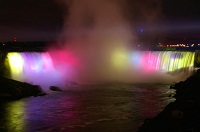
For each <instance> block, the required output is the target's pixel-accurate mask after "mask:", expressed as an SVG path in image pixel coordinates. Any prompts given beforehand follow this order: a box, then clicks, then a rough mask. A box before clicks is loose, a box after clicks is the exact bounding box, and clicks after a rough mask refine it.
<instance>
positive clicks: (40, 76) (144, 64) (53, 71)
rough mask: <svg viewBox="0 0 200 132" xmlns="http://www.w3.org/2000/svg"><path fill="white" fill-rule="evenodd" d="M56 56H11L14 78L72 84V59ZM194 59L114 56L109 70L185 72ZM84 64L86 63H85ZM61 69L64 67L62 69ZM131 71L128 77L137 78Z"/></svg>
mask: <svg viewBox="0 0 200 132" xmlns="http://www.w3.org/2000/svg"><path fill="white" fill-rule="evenodd" d="M54 55H55V54H50V53H49V52H43V53H40V52H22V53H17V52H10V53H8V55H7V59H8V63H9V67H10V72H11V78H12V79H15V80H19V81H24V82H28V83H33V84H38V85H41V86H50V85H59V83H62V82H65V81H66V80H70V79H69V77H70V76H68V78H67V75H66V74H68V73H70V72H66V71H70V70H71V69H70V67H75V66H74V63H71V62H70V61H71V59H70V58H69V57H70V56H71V55H70V56H69V55H67V56H66V55H64V54H61V56H60V57H59V58H60V59H61V60H62V62H64V63H62V64H59V62H58V61H57V59H55V57H54ZM194 56H195V52H183V51H132V52H130V53H113V56H112V57H111V58H110V59H111V60H110V67H112V69H116V68H118V70H120V69H124V68H122V67H125V68H129V69H130V70H132V71H134V70H135V71H137V70H141V71H143V72H144V71H145V72H162V73H168V72H173V71H176V70H180V69H184V68H193V66H194ZM81 62H84V60H83V61H81ZM59 65H62V67H61V66H59ZM70 65H71V66H70ZM102 65H103V64H102ZM106 66H107V65H106ZM59 67H60V68H59ZM75 70H76V69H75ZM132 71H131V72H129V73H128V74H133V76H137V75H136V74H134V72H132ZM70 74H71V73H70ZM106 74H111V72H110V73H109V72H106ZM129 77H130V76H129Z"/></svg>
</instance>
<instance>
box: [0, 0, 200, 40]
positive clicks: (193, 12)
mask: <svg viewBox="0 0 200 132" xmlns="http://www.w3.org/2000/svg"><path fill="white" fill-rule="evenodd" d="M144 1H145V0H144ZM155 1H156V0H155ZM157 1H159V0H157ZM134 3H135V0H129V8H130V10H129V11H133V12H134V9H132V10H131V8H133V7H134V6H132V5H134ZM160 6H161V14H162V15H163V18H162V19H161V20H160V21H158V23H156V24H158V25H156V28H155V31H156V32H158V33H163V34H165V35H166V36H169V37H177V36H178V37H182V36H183V37H200V9H199V7H200V4H198V0H162V4H161V5H160ZM144 10H145V9H144ZM63 14H64V11H63V9H62V8H61V6H60V5H59V4H57V3H56V2H55V0H1V1H0V41H2V42H3V41H12V40H13V38H14V37H17V40H18V41H54V40H56V38H57V36H58V35H59V33H60V32H61V31H62V26H63V23H64V20H63ZM130 14H131V13H130ZM133 14H134V13H133ZM147 15H148V12H147ZM138 17H139V15H138ZM133 19H135V18H133ZM131 20H132V19H130V23H131ZM139 22H140V21H139ZM132 23H133V25H134V21H133V22H132ZM136 25H137V26H138V23H137V24H136ZM133 27H134V26H133ZM137 28H138V29H140V28H143V27H137ZM144 28H145V25H144ZM147 30H148V29H147ZM144 31H146V29H144Z"/></svg>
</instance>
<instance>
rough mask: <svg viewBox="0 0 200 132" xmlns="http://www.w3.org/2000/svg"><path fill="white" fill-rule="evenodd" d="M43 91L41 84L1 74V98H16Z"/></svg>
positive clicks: (35, 94)
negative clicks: (17, 79) (13, 78)
mask: <svg viewBox="0 0 200 132" xmlns="http://www.w3.org/2000/svg"><path fill="white" fill-rule="evenodd" d="M41 93H43V91H42V88H41V87H40V86H39V85H31V84H29V83H25V82H20V81H16V80H12V79H8V78H5V77H2V76H0V99H4V100H16V99H21V98H25V97H29V96H38V95H40V94H41Z"/></svg>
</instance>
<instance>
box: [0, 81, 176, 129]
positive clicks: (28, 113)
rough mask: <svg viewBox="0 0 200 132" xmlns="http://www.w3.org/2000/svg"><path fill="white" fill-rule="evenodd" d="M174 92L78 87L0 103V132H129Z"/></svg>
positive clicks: (147, 87)
mask: <svg viewBox="0 0 200 132" xmlns="http://www.w3.org/2000/svg"><path fill="white" fill-rule="evenodd" d="M174 92H175V91H173V90H171V89H169V85H163V84H162V85H160V84H134V85H133V84H109V85H87V86H79V90H72V89H65V90H64V91H63V92H53V91H49V93H48V95H46V96H43V97H30V98H25V99H21V100H18V101H13V102H8V103H2V104H1V107H0V109H1V111H4V112H3V113H1V114H0V116H1V119H0V124H1V125H0V131H8V132H35V131H39V132H44V131H45V132H46V131H64V132H69V131H70V132H80V131H99V132H100V131H101V132H102V131H106V132H107V131H115V132H118V131H119V132H121V131H126V132H127V131H131V132H134V131H136V130H137V128H138V127H139V125H140V124H141V123H143V121H144V119H146V118H150V117H153V116H155V115H156V114H158V113H159V112H160V111H161V110H162V109H163V108H164V107H165V106H166V105H167V104H168V103H170V102H172V101H174V98H172V97H170V95H171V94H172V93H174Z"/></svg>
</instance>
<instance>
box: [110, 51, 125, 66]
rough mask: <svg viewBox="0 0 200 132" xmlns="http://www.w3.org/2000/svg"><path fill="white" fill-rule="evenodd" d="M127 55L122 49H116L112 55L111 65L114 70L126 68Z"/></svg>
mask: <svg viewBox="0 0 200 132" xmlns="http://www.w3.org/2000/svg"><path fill="white" fill-rule="evenodd" d="M128 62H129V58H128V53H127V52H126V51H125V50H123V49H118V50H116V51H114V53H113V54H112V64H113V65H114V67H116V68H125V67H127V66H128Z"/></svg>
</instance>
